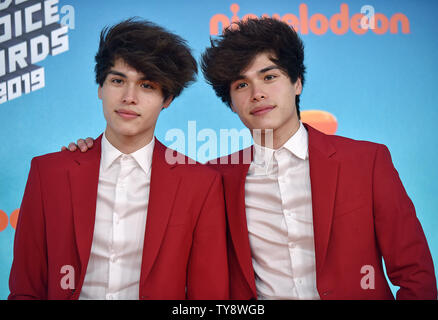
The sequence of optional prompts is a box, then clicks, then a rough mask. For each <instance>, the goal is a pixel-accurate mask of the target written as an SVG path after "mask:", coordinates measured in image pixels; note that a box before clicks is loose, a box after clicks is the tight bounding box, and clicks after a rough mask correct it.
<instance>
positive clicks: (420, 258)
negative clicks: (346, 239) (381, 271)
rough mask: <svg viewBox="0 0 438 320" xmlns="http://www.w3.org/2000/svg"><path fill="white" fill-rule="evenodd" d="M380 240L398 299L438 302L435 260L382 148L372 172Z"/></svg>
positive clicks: (376, 223)
mask: <svg viewBox="0 0 438 320" xmlns="http://www.w3.org/2000/svg"><path fill="white" fill-rule="evenodd" d="M373 198H374V199H373V201H374V204H373V205H374V216H375V217H374V218H375V227H376V232H377V240H378V243H379V247H380V249H381V251H382V255H383V258H384V261H385V266H386V271H387V274H388V277H389V279H390V281H391V282H392V283H393V284H394V285H396V286H399V287H400V289H399V290H398V292H397V297H396V298H397V299H436V298H437V287H436V279H435V271H434V267H433V261H432V257H431V254H430V251H429V247H428V245H427V241H426V237H425V236H424V233H423V229H422V227H421V224H420V222H419V220H418V219H417V216H416V213H415V208H414V205H413V204H412V201H411V200H410V198H409V196H408V195H407V193H406V191H405V189H404V187H403V184H402V182H401V181H400V178H399V175H398V173H397V171H396V169H395V168H394V166H393V164H392V160H391V155H390V153H389V150H388V149H387V148H386V147H385V146H383V145H379V147H378V150H377V152H376V158H375V163H374V171H373Z"/></svg>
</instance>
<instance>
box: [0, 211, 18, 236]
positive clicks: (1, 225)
mask: <svg viewBox="0 0 438 320" xmlns="http://www.w3.org/2000/svg"><path fill="white" fill-rule="evenodd" d="M19 212H20V209H15V210H14V211H12V213H11V216H10V217H8V215H7V214H6V212H4V211H3V210H0V232H2V231H3V230H5V229H6V227H7V226H8V224H11V227H12V228H14V229H15V228H16V227H17V220H18V213H19Z"/></svg>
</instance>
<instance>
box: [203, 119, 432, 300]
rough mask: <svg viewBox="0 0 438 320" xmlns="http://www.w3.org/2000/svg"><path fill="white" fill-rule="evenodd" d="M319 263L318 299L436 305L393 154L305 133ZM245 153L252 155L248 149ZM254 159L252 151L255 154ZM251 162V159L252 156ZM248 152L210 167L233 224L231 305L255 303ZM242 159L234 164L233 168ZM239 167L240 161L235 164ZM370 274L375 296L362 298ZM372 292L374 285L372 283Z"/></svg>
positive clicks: (419, 233)
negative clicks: (239, 301)
mask: <svg viewBox="0 0 438 320" xmlns="http://www.w3.org/2000/svg"><path fill="white" fill-rule="evenodd" d="M306 129H307V131H308V134H309V163H310V179H311V191H312V206H313V228H314V237H315V256H316V282H317V283H316V285H317V290H318V292H319V295H320V297H321V299H393V298H394V297H393V295H392V292H391V290H390V288H389V286H388V283H387V280H386V278H385V275H384V272H383V266H382V258H384V260H385V265H386V271H387V274H388V277H389V279H390V280H391V282H392V283H393V284H394V285H397V286H400V290H398V292H397V298H398V299H436V298H437V289H436V280H435V272H434V267H433V262H432V258H431V255H430V252H429V248H428V245H427V242H426V239H425V236H424V234H423V230H422V228H421V225H420V223H419V221H418V219H417V217H416V215H415V208H414V206H413V204H412V202H411V200H410V199H409V197H408V195H407V194H406V191H405V189H404V188H403V185H402V183H401V181H400V178H399V176H398V173H397V171H396V170H395V168H394V166H393V164H392V161H391V156H390V154H389V151H388V149H387V148H386V147H385V146H383V145H379V144H375V143H371V142H365V141H354V140H351V139H347V138H343V137H339V136H329V135H325V134H323V133H321V132H319V131H317V130H315V129H313V128H312V127H310V126H308V125H306ZM246 150H248V149H246ZM250 151H252V150H250ZM250 154H252V152H250ZM243 155H244V152H243V151H240V152H239V153H238V154H234V156H238V157H239V158H240V160H241V161H240V162H239V163H240V164H220V163H221V162H222V163H225V162H226V161H228V163H231V161H232V160H233V155H231V156H228V157H224V158H221V159H219V160H217V161H216V162H217V164H210V165H211V166H213V167H215V168H216V169H217V170H219V171H220V172H221V173H222V174H223V179H224V190H225V200H226V207H227V216H228V224H229V237H228V242H229V251H228V259H229V268H230V296H231V299H256V298H257V292H256V286H255V281H254V270H253V268H252V261H251V250H250V245H249V240H248V233H247V232H246V230H247V225H246V216H245V179H246V175H247V172H248V168H249V163H248V161H246V164H243V163H242V159H243ZM236 159H237V158H234V160H236ZM234 163H236V161H234ZM363 266H372V267H373V269H374V280H375V281H374V289H367V290H364V289H362V287H361V280H362V278H363V277H365V279H364V281H365V282H367V281H366V280H367V277H369V276H371V273H370V270H371V269H363V270H362V271H363V273H361V269H362V267H363ZM368 284H370V282H368Z"/></svg>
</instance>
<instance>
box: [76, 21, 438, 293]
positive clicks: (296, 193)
mask: <svg viewBox="0 0 438 320" xmlns="http://www.w3.org/2000/svg"><path fill="white" fill-rule="evenodd" d="M303 61H304V48H303V44H302V41H301V40H300V39H299V37H298V35H297V34H296V32H295V31H294V30H293V29H292V28H290V27H289V26H288V25H286V24H285V23H283V22H280V21H278V20H275V19H268V18H266V19H260V20H248V21H245V22H240V23H237V24H234V25H233V28H228V29H226V30H225V32H224V34H223V35H222V36H220V37H219V38H217V39H215V40H213V41H212V46H211V47H210V48H208V49H207V50H206V51H205V53H204V54H203V57H202V69H203V73H204V76H205V78H206V80H207V81H208V82H209V83H210V84H211V85H212V86H213V89H214V90H215V92H216V94H217V95H218V96H219V97H220V98H221V99H222V101H223V102H225V103H226V104H227V105H228V106H229V107H230V108H231V109H232V110H233V111H234V112H236V113H237V114H238V115H239V117H240V119H241V120H242V122H243V123H244V124H245V126H246V127H248V128H249V129H250V130H251V133H252V134H253V138H254V142H255V144H254V146H252V147H251V148H248V149H245V150H242V151H240V152H237V153H235V154H232V155H229V156H226V157H223V158H220V159H216V160H214V161H211V162H210V166H212V167H213V168H215V169H216V170H218V171H219V172H221V173H222V175H223V181H224V188H225V200H226V209H227V216H228V228H229V232H228V234H229V237H228V259H229V268H230V297H231V298H232V299H256V298H258V299H393V298H394V297H393V295H392V292H391V290H390V287H389V285H388V282H387V280H386V278H385V275H384V270H383V262H382V259H383V260H384V262H385V267H386V272H387V275H388V277H389V279H390V281H391V282H392V283H393V284H394V285H396V286H399V287H400V289H399V290H398V292H397V299H436V298H437V289H436V279H435V272H434V267H433V262H432V258H431V255H430V252H429V248H428V245H427V242H426V239H425V236H424V233H423V230H422V228H421V225H420V223H419V221H418V219H417V217H416V214H415V209H414V206H413V204H412V202H411V200H410V199H409V197H408V195H407V194H406V191H405V189H404V187H403V185H402V183H401V181H400V178H399V176H398V173H397V171H396V170H395V168H394V166H393V164H392V161H391V156H390V153H389V151H388V149H387V148H386V147H385V146H384V145H381V144H375V143H371V142H365V141H354V140H351V139H348V138H344V137H339V136H329V135H326V134H323V133H321V132H319V131H317V130H316V129H314V128H312V127H311V126H309V125H305V124H303V123H301V121H300V112H299V98H300V94H301V92H302V89H303V84H304V74H305V67H304V64H303ZM91 145H92V141H91V140H90V139H87V140H86V141H83V140H80V141H78V146H79V147H80V148H81V150H83V151H84V150H86V149H87V146H88V147H89V146H91ZM69 147H71V148H72V149H75V148H76V147H75V146H74V145H70V146H69Z"/></svg>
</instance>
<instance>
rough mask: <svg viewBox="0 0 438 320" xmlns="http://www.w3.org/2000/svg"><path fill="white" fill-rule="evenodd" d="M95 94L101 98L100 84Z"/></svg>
mask: <svg viewBox="0 0 438 320" xmlns="http://www.w3.org/2000/svg"><path fill="white" fill-rule="evenodd" d="M97 96H98V97H99V99H100V100H102V86H101V85H99V87H98V88H97Z"/></svg>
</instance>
